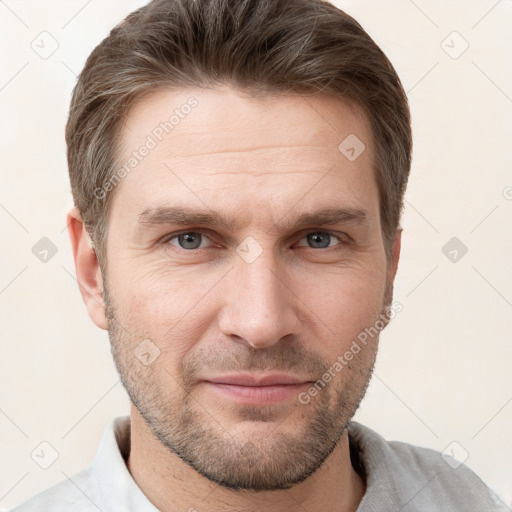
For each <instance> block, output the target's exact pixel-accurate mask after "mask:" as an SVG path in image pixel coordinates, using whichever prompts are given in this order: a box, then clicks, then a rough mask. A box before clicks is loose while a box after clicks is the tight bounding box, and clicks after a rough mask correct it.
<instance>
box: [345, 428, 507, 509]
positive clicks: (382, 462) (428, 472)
mask: <svg viewBox="0 0 512 512" xmlns="http://www.w3.org/2000/svg"><path fill="white" fill-rule="evenodd" d="M349 438H350V440H351V443H354V445H355V446H356V447H357V452H358V455H359V458H360V461H361V464H362V466H363V468H364V470H365V472H366V473H367V475H366V478H367V494H366V495H365V498H364V499H363V503H364V502H365V501H367V502H368V503H369V505H371V503H372V502H374V501H375V502H377V501H378V500H382V499H383V496H384V495H385V499H386V500H387V501H388V502H389V503H390V504H392V505H393V506H398V505H400V507H404V508H403V510H404V512H406V511H408V510H411V511H412V510H415V511H420V510H421V511H422V510H425V511H426V510H434V509H435V510H437V511H447V512H448V511H450V512H451V511H462V510H464V511H466V510H479V511H486V512H487V511H489V512H491V511H495V512H501V511H509V509H508V507H506V506H505V504H504V503H503V502H502V501H501V500H500V499H499V497H498V496H496V495H495V493H493V492H492V491H491V490H490V489H489V488H488V487H487V486H486V485H485V483H484V482H483V481H482V480H481V479H480V478H479V477H478V476H477V475H476V474H475V473H474V472H473V471H471V470H470V469H469V468H468V467H467V466H465V465H464V464H461V463H459V462H457V461H455V459H451V458H447V457H446V456H443V454H442V453H440V452H438V451H436V450H432V449H430V448H423V447H420V446H414V445H411V444H408V443H404V442H400V441H386V440H385V439H384V438H383V437H382V436H380V435H379V434H377V433H376V432H374V431H373V430H371V429H370V428H368V427H366V426H364V425H361V424H360V423H356V422H351V424H350V425H349ZM361 510H364V511H365V512H366V510H373V508H372V507H371V506H369V507H367V508H364V507H363V508H362V509H361Z"/></svg>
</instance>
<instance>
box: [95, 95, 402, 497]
mask: <svg viewBox="0 0 512 512" xmlns="http://www.w3.org/2000/svg"><path fill="white" fill-rule="evenodd" d="M191 97H193V98H194V99H195V100H194V101H197V105H195V106H194V107H193V108H183V109H181V110H180V107H181V106H182V105H184V104H186V103H187V99H189V98H191ZM175 109H178V110H180V112H181V116H179V121H178V122H176V118H175V119H174V120H173V123H175V126H174V128H173V129H172V130H169V129H168V131H169V133H168V134H165V131H163V133H162V129H160V130H158V129H156V127H158V126H159V125H160V123H161V122H165V121H166V120H168V119H169V118H170V116H171V115H172V114H173V111H174V110H175ZM183 112H189V113H188V114H185V115H183ZM167 128H168V127H167ZM155 129H156V130H155ZM155 134H157V135H155ZM351 134H353V135H355V136H357V138H358V139H359V140H360V141H362V142H363V143H364V144H365V146H366V149H365V150H364V151H363V152H362V153H361V154H360V155H359V156H358V157H357V158H355V159H354V158H353V157H354V152H352V151H350V147H349V148H348V151H347V147H345V146H343V148H342V149H343V151H340V149H338V146H339V145H340V143H342V141H344V140H345V139H346V138H347V137H348V136H349V135H351ZM163 135H165V136H163ZM148 136H150V138H151V139H152V140H155V141H157V144H156V146H155V147H152V146H153V144H152V143H149V144H148V142H147V141H148V140H149V139H148ZM352 137H353V136H352ZM159 138H162V140H161V141H159V140H158V139H159ZM348 140H349V141H354V140H355V139H353V138H352V139H348ZM121 142H122V148H121V155H120V156H121V161H122V162H125V161H127V160H128V159H129V158H130V156H132V153H133V152H134V151H138V152H139V153H138V154H139V156H140V153H141V152H140V151H139V149H140V148H141V146H143V145H145V144H147V146H149V147H150V149H149V151H147V152H144V151H142V152H144V153H147V155H146V156H145V157H144V158H143V159H141V161H140V162H138V163H137V165H136V167H135V168H134V169H133V170H132V171H131V172H130V173H129V174H128V175H127V176H126V177H124V178H123V179H122V181H121V182H120V183H119V184H118V185H117V187H118V189H117V190H116V196H115V198H114V200H113V203H112V210H111V214H110V218H109V233H108V243H107V259H108V263H107V269H106V278H107V280H106V282H105V283H104V285H105V290H106V302H107V318H108V329H109V334H110V338H111V342H112V346H113V353H114V357H115V360H116V364H117V366H118V369H119V371H120V373H121V376H122V380H123V383H124V385H125V387H126V388H127V391H128V393H129V394H130V397H131V399H132V401H133V402H134V404H135V406H136V407H137V410H138V413H139V414H140V415H141V416H142V417H143V418H144V420H145V421H146V423H147V424H148V425H149V427H150V428H151V430H152V432H153V433H154V434H155V436H156V437H157V438H158V439H159V440H160V441H161V442H162V443H163V444H164V445H165V446H166V447H168V448H169V449H170V450H171V451H172V452H174V453H175V454H177V455H179V456H180V457H181V458H182V460H184V461H185V462H187V463H188V464H189V465H190V466H192V467H193V468H195V469H196V470H197V471H198V472H199V473H201V474H203V475H204V476H206V477H208V478H209V479H211V480H213V481H216V482H218V483H220V484H221V485H224V486H226V487H230V488H246V489H255V490H258V489H259V490H264V489H266V490H271V489H279V488H287V487H290V486H291V485H293V484H295V483H298V482H300V481H303V480H304V479H306V478H307V477H308V476H310V475H311V474H312V473H313V472H314V471H315V470H316V469H318V467H319V466H320V465H321V464H322V462H323V461H324V460H325V459H326V458H327V456H328V455H329V453H331V451H332V450H333V449H334V447H335V446H336V443H337V442H338V440H339V439H340V436H341V435H342V434H343V432H344V430H345V428H346V426H347V423H348V421H349V420H350V419H351V418H352V416H353V414H354V412H355V411H356V409H357V407H358V405H359V403H360V401H361V399H362V397H363V395H364V392H365V390H366V386H367V384H368V381H369V379H370V376H371V372H372V369H373V364H374V361H375V355H376V352H377V337H375V338H374V339H370V340H369V342H368V343H367V344H366V345H365V346H364V347H362V349H361V350H360V351H359V352H358V353H356V354H354V357H353V359H352V360H351V361H350V362H348V364H344V365H343V367H342V369H341V370H338V371H337V372H332V367H333V365H334V363H335V362H336V360H337V358H338V357H343V354H344V353H345V352H346V351H347V350H348V349H349V348H350V346H351V343H352V341H353V340H354V339H355V338H356V337H357V335H358V334H359V333H361V332H362V331H363V330H364V329H365V328H367V327H370V326H373V325H374V324H375V323H376V322H377V321H378V320H379V316H380V315H381V313H382V312H383V308H384V307H385V302H386V299H385V297H386V294H387V292H389V291H390V287H391V283H392V274H394V273H393V272H392V271H391V272H388V271H389V269H390V264H388V263H387V261H386V256H385V251H384V246H383V240H382V234H381V224H380V219H379V200H378V190H377V185H376V182H375V178H374V173H373V169H372V162H373V158H374V154H373V142H372V138H371V133H370V129H369V126H368V123H367V120H366V118H365V116H363V115H362V114H361V113H360V112H359V110H357V109H356V108H355V107H354V106H351V105H349V104H346V103H344V102H341V101H340V100H335V99H333V98H330V97H328V96H324V95H317V96H306V97H304V98H302V97H300V96H296V95H286V96H282V97H267V98H265V99H260V100H252V101H249V100H247V99H244V98H242V97H241V96H239V95H238V94H237V93H236V91H234V90H233V89H229V88H222V89H217V90H200V89H191V90H181V91H159V92H158V93H156V94H153V95H152V96H150V97H147V98H146V99H144V100H143V101H141V102H140V103H138V104H137V105H135V107H134V108H133V109H132V110H131V111H130V113H129V115H128V118H127V120H126V124H125V126H124V129H123V133H122V139H121ZM361 147H362V146H358V147H357V148H356V150H355V156H357V153H358V152H359V151H360V150H361ZM348 157H350V158H348ZM165 209H172V210H165ZM199 214H201V215H199ZM306 215H307V216H308V217H306ZM192 216H195V218H194V219H192V218H190V217H192ZM314 216H317V218H313V217H314ZM329 218H330V219H331V220H330V221H329ZM221 219H222V221H221ZM301 220H302V222H300V221H301ZM223 221H225V222H226V224H224V222H223ZM179 235H181V236H179ZM148 340H149V341H148ZM330 368H331V372H332V374H334V377H333V378H332V379H330V381H329V382H328V383H327V384H326V385H325V387H321V390H320V391H318V392H317V393H316V394H313V395H309V394H308V397H309V401H308V403H305V402H306V400H304V399H303V400H299V395H300V393H302V395H301V396H302V397H304V396H305V395H304V393H307V391H308V389H310V388H311V386H312V383H313V382H315V381H317V380H322V376H323V375H324V373H325V372H327V371H328V370H329V369H330ZM240 374H244V375H247V374H251V375H253V376H258V377H261V376H269V375H275V374H281V375H283V374H286V375H287V376H293V377H296V378H297V379H298V381H299V382H301V383H302V384H298V385H294V386H290V385H289V386H287V387H285V386H274V387H267V388H266V389H264V388H262V387H260V388H255V387H244V386H241V385H233V384H224V385H223V384H221V383H220V382H225V381H226V380H227V377H232V376H235V375H240ZM226 376H227V377H226ZM209 379H211V380H216V381H217V383H212V382H208V381H209ZM323 382H324V383H325V379H324V381H323Z"/></svg>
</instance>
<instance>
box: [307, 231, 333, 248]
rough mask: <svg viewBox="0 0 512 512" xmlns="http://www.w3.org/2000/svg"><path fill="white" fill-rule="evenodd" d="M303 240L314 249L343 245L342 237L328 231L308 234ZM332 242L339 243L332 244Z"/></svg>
mask: <svg viewBox="0 0 512 512" xmlns="http://www.w3.org/2000/svg"><path fill="white" fill-rule="evenodd" d="M302 240H306V242H307V243H308V244H310V245H309V246H310V247H312V248H313V249H327V248H328V247H333V246H336V245H339V244H341V239H340V237H338V236H336V235H333V234H332V233H328V232H326V231H315V232H313V233H308V234H307V235H306V236H305V237H303V238H302ZM331 242H338V243H334V244H332V243H331ZM299 245H302V244H299Z"/></svg>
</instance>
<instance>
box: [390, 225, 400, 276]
mask: <svg viewBox="0 0 512 512" xmlns="http://www.w3.org/2000/svg"><path fill="white" fill-rule="evenodd" d="M402 231H403V230H402V228H397V230H396V232H395V240H394V241H393V248H392V251H391V259H390V261H389V279H390V281H391V282H394V281H395V276H396V271H397V270H398V261H399V260H400V249H401V248H402Z"/></svg>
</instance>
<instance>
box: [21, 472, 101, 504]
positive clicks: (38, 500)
mask: <svg viewBox="0 0 512 512" xmlns="http://www.w3.org/2000/svg"><path fill="white" fill-rule="evenodd" d="M101 506H102V505H101V504H100V503H99V497H97V491H96V489H95V488H94V483H93V480H92V478H91V469H90V468H88V469H84V470H83V471H81V472H80V473H78V474H76V475H74V476H72V477H70V478H68V479H66V480H64V481H62V482H60V483H58V484H56V485H54V486H53V487H50V488H48V489H46V490H44V491H42V492H40V493H39V494H36V495H35V496H32V497H31V498H30V499H28V500H27V501H25V502H24V503H22V504H21V505H19V506H18V507H16V508H14V509H12V511H11V512H35V511H41V510H44V511H45V512H69V511H75V510H76V511H78V510H79V511H80V512H89V511H91V512H92V511H94V512H98V508H101Z"/></svg>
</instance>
